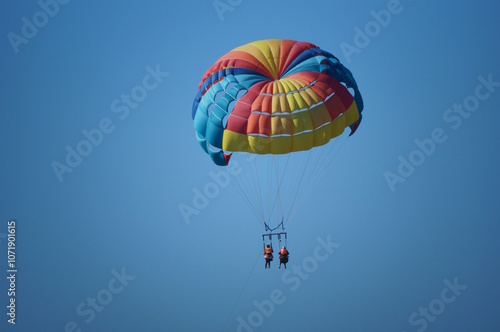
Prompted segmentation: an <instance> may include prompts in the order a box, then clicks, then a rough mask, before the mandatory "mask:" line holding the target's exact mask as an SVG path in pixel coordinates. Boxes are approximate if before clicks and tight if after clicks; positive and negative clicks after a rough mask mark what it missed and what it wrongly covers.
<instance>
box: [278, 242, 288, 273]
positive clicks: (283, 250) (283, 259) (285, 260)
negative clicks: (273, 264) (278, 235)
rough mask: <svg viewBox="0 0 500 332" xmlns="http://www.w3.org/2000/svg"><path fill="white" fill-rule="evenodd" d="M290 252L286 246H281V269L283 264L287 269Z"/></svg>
mask: <svg viewBox="0 0 500 332" xmlns="http://www.w3.org/2000/svg"><path fill="white" fill-rule="evenodd" d="M289 254H290V253H289V252H288V250H286V248H285V246H283V247H281V250H280V265H279V268H280V269H281V264H283V265H285V269H286V263H288V255H289Z"/></svg>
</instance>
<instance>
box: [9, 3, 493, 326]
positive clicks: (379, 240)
mask: <svg viewBox="0 0 500 332" xmlns="http://www.w3.org/2000/svg"><path fill="white" fill-rule="evenodd" d="M43 7H45V11H44V9H43ZM216 7H217V8H218V9H217V8H216ZM45 12H48V14H44V13H45ZM1 13H2V14H1V15H2V19H1V20H0V32H1V35H2V36H3V37H2V39H1V42H0V57H1V59H2V65H1V66H0V71H1V72H0V77H1V79H0V99H1V104H0V105H1V106H0V107H1V108H0V112H1V121H0V126H1V130H0V135H1V142H2V143H1V144H0V154H1V155H2V161H3V162H2V164H1V166H0V167H1V170H2V171H1V172H0V181H1V182H0V184H1V188H2V190H1V191H0V198H1V199H0V202H1V203H0V204H1V209H0V248H1V251H2V252H3V254H1V257H2V258H1V259H0V262H1V263H0V266H1V267H2V269H3V270H4V275H6V274H7V272H6V271H7V240H8V239H7V237H6V234H7V223H8V221H10V220H15V221H16V264H17V269H18V272H17V275H16V296H15V298H16V304H17V306H16V326H12V325H11V324H9V323H8V322H7V319H8V317H7V315H6V313H7V308H6V306H7V304H8V301H9V296H8V295H7V291H8V288H9V284H8V282H7V280H6V279H4V280H3V281H2V282H0V294H1V295H0V301H1V303H2V308H4V309H2V310H3V311H4V312H3V313H1V316H0V317H3V318H2V319H1V320H0V326H1V327H2V330H6V331H14V330H17V331H78V329H80V330H81V331H221V330H223V329H224V331H276V330H278V331H280V330H283V331H284V330H287V331H424V330H427V331H497V330H498V329H499V328H500V321H499V319H498V314H497V311H498V308H499V307H500V298H499V296H498V295H499V294H500V286H499V285H498V280H499V277H500V266H499V261H500V259H499V258H500V257H499V256H500V254H499V253H500V242H499V241H498V239H499V236H500V226H499V223H498V222H499V219H500V209H499V207H498V199H499V192H498V188H500V176H499V175H498V174H499V173H498V169H499V168H500V160H499V158H498V153H497V151H499V149H500V146H499V144H500V139H499V138H500V134H498V130H497V124H498V122H499V121H500V115H498V112H497V111H498V110H499V109H500V83H499V82H500V70H499V66H498V59H499V58H500V45H499V43H498V34H497V32H498V30H499V28H500V26H499V23H498V13H500V5H499V4H498V3H497V2H495V1H479V2H475V3H472V2H466V1H458V2H455V1H442V2H438V3H436V2H431V1H424V0H413V1H411V0H401V1H400V2H398V1H355V2H352V3H345V2H340V1H326V0H325V1H320V0H310V1H308V2H307V3H306V2H299V1H271V2H269V1H260V0H259V1H249V0H241V1H236V0H234V1H229V0H220V1H218V2H213V1H197V2H196V1H175V2H164V1H144V2H139V1H88V2H83V1H75V0H73V1H68V2H67V3H64V1H62V0H61V2H55V1H50V0H47V1H44V0H42V1H40V2H37V1H21V2H3V3H2V11H1ZM387 13H389V14H390V16H388V14H387ZM49 14H50V15H49ZM377 18H378V19H377ZM35 23H36V25H35ZM360 31H361V32H360ZM267 38H286V39H294V40H299V41H309V42H312V43H314V44H316V45H318V46H319V47H321V48H323V49H325V50H328V51H329V52H331V53H333V54H335V55H336V56H337V57H338V58H339V59H340V61H341V62H342V63H343V64H344V65H346V66H347V67H348V68H349V69H350V70H351V71H352V72H353V74H354V76H355V78H356V80H357V82H358V85H359V88H360V90H361V93H362V95H363V98H364V101H365V109H364V112H363V115H364V118H363V123H362V124H361V126H360V128H359V130H358V131H357V132H356V134H355V135H353V136H351V137H349V138H347V139H346V140H345V142H344V143H343V144H342V145H341V147H340V149H339V150H338V152H336V154H335V156H334V157H333V158H332V160H331V162H330V163H329V164H328V167H327V168H325V170H324V173H323V174H322V175H321V176H320V178H319V180H318V181H316V182H315V183H314V185H313V187H312V190H311V191H310V192H308V193H307V194H305V195H303V200H302V201H301V204H300V206H299V209H298V211H297V213H296V214H295V215H294V217H293V221H292V222H290V224H289V225H288V227H287V231H288V237H289V239H288V247H289V249H290V252H291V256H290V263H289V266H288V269H287V270H286V272H285V271H283V270H282V269H278V268H277V264H276V263H277V262H276V261H275V262H273V263H272V268H271V269H270V270H264V260H263V258H262V256H261V248H262V241H261V234H262V232H263V228H262V225H260V224H259V222H258V220H257V219H256V217H255V215H254V214H253V213H252V211H251V210H250V209H249V208H248V206H247V204H246V203H245V201H244V199H243V198H242V197H240V195H239V194H238V190H237V186H236V185H235V183H237V182H238V181H241V179H242V177H243V175H242V174H244V173H245V172H246V171H245V169H244V167H242V169H238V170H239V172H238V170H237V171H236V173H237V174H234V175H231V174H230V173H227V172H229V170H228V169H227V168H226V169H224V168H220V167H217V166H216V165H214V164H213V163H212V162H211V160H210V158H209V157H208V156H207V155H206V154H205V153H204V152H203V151H202V149H201V148H200V147H199V145H198V144H197V142H196V139H195V136H194V128H193V124H192V119H191V107H192V102H193V99H194V97H195V95H196V92H197V88H198V83H199V81H200V80H201V78H202V75H203V73H204V72H205V70H206V69H207V68H208V67H209V66H211V65H212V64H213V63H214V62H215V61H216V60H217V59H218V58H219V57H220V56H221V55H223V54H224V53H226V52H228V51H230V50H231V49H233V48H235V47H237V46H239V45H242V44H246V43H248V42H251V41H254V40H260V39H267ZM130 95H133V96H135V100H133V98H132V99H130V97H127V96H130ZM88 137H91V138H88ZM92 140H93V143H92ZM89 142H90V143H89ZM78 149H79V151H83V154H84V156H80V158H78V157H75V156H72V157H71V156H70V157H68V154H73V153H74V152H68V151H78ZM67 158H69V159H67ZM68 163H69V164H71V165H69V164H68ZM54 165H66V167H68V168H63V169H64V171H61V172H62V173H59V176H58V175H57V172H56V171H55V170H54ZM69 171H70V172H69ZM221 172H226V173H224V174H229V175H227V178H230V179H231V184H227V183H225V182H224V181H222V180H220V179H222V178H223V179H226V177H224V175H220V174H222V173H221ZM211 174H212V175H211ZM213 174H218V179H219V181H222V182H220V183H219V184H217V182H216V181H215V180H214V178H213ZM207 186H208V187H211V189H212V190H214V191H213V195H211V196H213V197H211V198H208V199H206V200H205V201H204V204H201V203H200V202H198V203H200V204H201V205H198V208H196V207H195V205H194V204H195V203H194V202H193V200H195V199H196V195H197V194H196V192H197V191H200V192H203V191H204V190H205V189H206V188H207ZM208 190H210V189H208ZM180 206H190V207H192V208H193V209H196V212H197V214H193V215H191V216H190V217H189V218H186V217H185V216H183V215H182V214H181V212H180ZM187 220H189V223H188V222H187ZM93 299H95V300H93ZM92 301H94V302H92ZM92 303H94V304H92Z"/></svg>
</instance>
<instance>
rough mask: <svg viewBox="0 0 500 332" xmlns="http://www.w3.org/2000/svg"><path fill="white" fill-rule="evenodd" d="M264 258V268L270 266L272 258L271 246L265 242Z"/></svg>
mask: <svg viewBox="0 0 500 332" xmlns="http://www.w3.org/2000/svg"><path fill="white" fill-rule="evenodd" d="M264 258H265V260H266V266H265V269H267V268H268V267H269V268H271V261H272V260H273V247H272V246H271V245H269V244H267V245H266V248H264Z"/></svg>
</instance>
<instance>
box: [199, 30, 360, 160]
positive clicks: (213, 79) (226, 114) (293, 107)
mask: <svg viewBox="0 0 500 332" xmlns="http://www.w3.org/2000/svg"><path fill="white" fill-rule="evenodd" d="M362 110H363V101H362V98H361V94H360V92H359V90H358V86H357V84H356V81H355V80H354V78H353V76H352V74H351V72H350V71H349V70H348V69H347V68H346V67H344V66H343V65H342V64H341V63H340V62H339V60H338V59H337V58H336V57H335V56H333V55H332V54H330V53H328V52H326V51H324V50H322V49H320V48H319V47H317V46H316V45H313V44H311V43H307V42H296V41H293V40H280V39H269V40H261V41H255V42H252V43H249V44H246V45H243V46H240V47H238V48H236V49H234V50H232V51H230V52H229V53H227V54H226V55H224V56H222V57H221V58H220V59H219V60H217V61H216V62H215V64H214V65H213V66H211V67H210V68H209V69H208V70H207V71H206V72H205V74H204V75H203V79H202V80H201V82H200V84H199V90H198V93H197V95H196V97H195V100H194V103H193V113H192V116H193V120H194V127H195V129H196V139H197V140H198V142H199V144H200V145H201V147H202V148H203V150H205V152H206V153H208V154H209V155H210V157H211V158H212V160H213V161H214V163H216V164H217V165H227V164H228V162H229V158H230V157H231V154H232V153H233V152H249V153H253V154H285V153H290V152H295V151H303V150H309V149H311V148H313V147H316V146H321V145H324V144H326V143H328V142H329V141H330V139H332V138H334V137H337V136H339V135H341V134H342V132H343V131H344V129H345V128H347V127H350V129H351V135H352V134H353V133H354V132H355V131H356V129H357V127H358V125H359V123H360V121H361V111H362Z"/></svg>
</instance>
